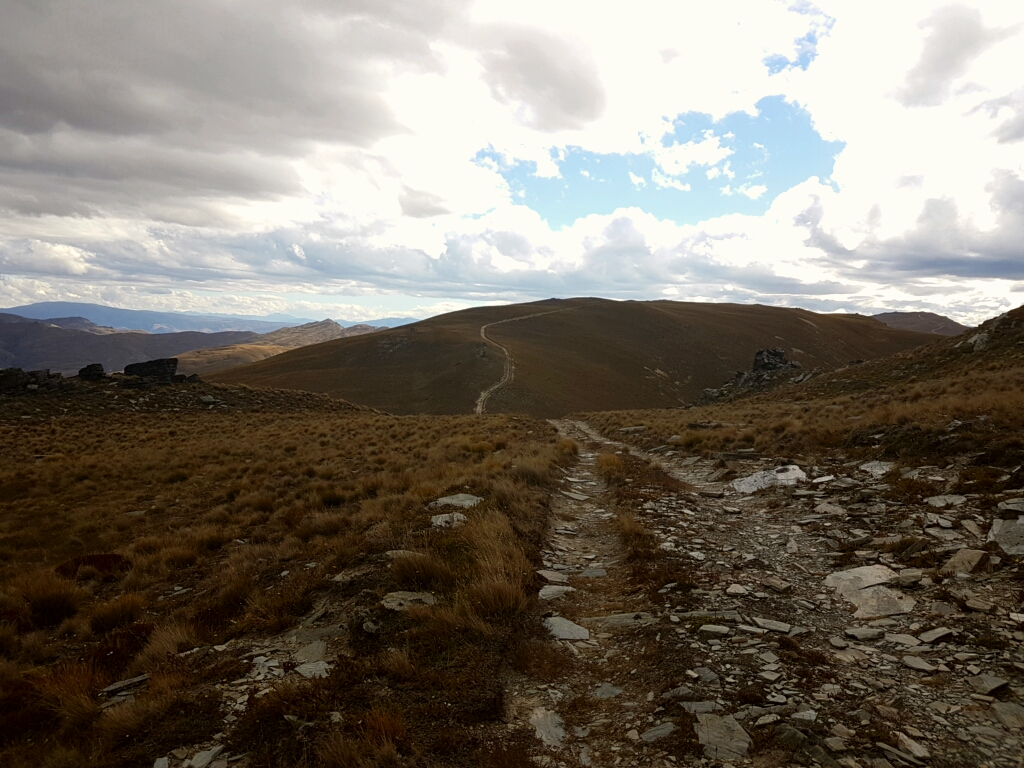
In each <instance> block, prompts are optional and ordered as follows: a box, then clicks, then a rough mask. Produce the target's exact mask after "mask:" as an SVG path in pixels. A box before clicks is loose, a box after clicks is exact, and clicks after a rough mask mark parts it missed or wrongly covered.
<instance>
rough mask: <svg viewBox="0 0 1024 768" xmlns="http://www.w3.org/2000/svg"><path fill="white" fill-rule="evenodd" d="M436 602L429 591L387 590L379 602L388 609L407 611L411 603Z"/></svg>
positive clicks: (430, 603)
mask: <svg viewBox="0 0 1024 768" xmlns="http://www.w3.org/2000/svg"><path fill="white" fill-rule="evenodd" d="M436 603H437V598H435V597H434V596H433V595H432V594H430V593H429V592H389V593H388V594H386V595H384V599H383V600H381V601H380V604H381V605H383V606H384V607H385V608H387V609H388V610H389V611H408V610H409V607H410V606H413V605H434V604H436Z"/></svg>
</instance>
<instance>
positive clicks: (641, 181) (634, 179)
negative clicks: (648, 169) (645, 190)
mask: <svg viewBox="0 0 1024 768" xmlns="http://www.w3.org/2000/svg"><path fill="white" fill-rule="evenodd" d="M628 173H629V181H630V183H631V184H632V185H633V186H634V187H636V188H637V189H640V188H641V187H646V186H647V179H645V178H644V177H643V176H637V175H636V174H635V173H633V172H632V171H629V172H628Z"/></svg>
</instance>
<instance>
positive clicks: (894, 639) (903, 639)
mask: <svg viewBox="0 0 1024 768" xmlns="http://www.w3.org/2000/svg"><path fill="white" fill-rule="evenodd" d="M885 642H887V643H898V644H899V645H906V646H908V647H910V648H913V647H914V646H915V645H920V644H921V641H920V640H918V639H917V638H916V637H914V636H913V635H907V634H904V633H902V632H898V633H895V634H887V635H886V636H885Z"/></svg>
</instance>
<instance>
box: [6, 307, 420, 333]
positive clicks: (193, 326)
mask: <svg viewBox="0 0 1024 768" xmlns="http://www.w3.org/2000/svg"><path fill="white" fill-rule="evenodd" d="M0 312H10V313H12V314H15V315H20V316H21V317H28V318H31V319H33V320H49V319H51V318H56V317H84V318H85V319H86V320H89V321H91V322H93V323H95V324H96V325H101V326H107V327H109V328H119V329H124V330H133V331H145V332H146V333H179V332H183V331H202V332H205V333H219V332H222V331H252V332H254V333H270V332H271V331H276V330H277V329H278V328H290V327H292V326H296V325H305V324H306V323H310V322H314V321H313V320H312V319H310V318H305V317H292V316H290V315H282V314H274V315H266V316H263V317H259V316H251V315H221V314H209V315H202V314H197V313H193V312H152V311H149V310H144V309H121V308H120V307H106V306H103V305H102V304H87V303H79V302H72V301H43V302H39V303H37V304H26V305H24V306H21V307H9V308H7V309H2V310H0ZM415 322H417V318H413V317H385V318H381V319H380V320H357V321H349V320H337V323H338V324H339V325H342V326H345V327H346V328H347V327H349V326H352V325H373V326H377V327H385V328H394V327H396V326H399V325H406V324H408V323H415Z"/></svg>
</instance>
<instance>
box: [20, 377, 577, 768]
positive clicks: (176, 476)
mask: <svg viewBox="0 0 1024 768" xmlns="http://www.w3.org/2000/svg"><path fill="white" fill-rule="evenodd" d="M281 397H283V395H282V396H281ZM303 402H305V401H303ZM3 409H4V403H3V402H0V450H2V451H3V453H4V456H5V459H6V457H10V460H9V461H6V460H5V462H4V463H3V465H2V466H0V513H2V514H0V542H2V543H3V550H2V551H3V554H2V556H0V658H3V659H7V661H2V660H0V666H3V665H7V666H6V667H5V668H4V669H0V689H2V691H0V719H3V720H4V722H5V726H6V725H7V724H8V723H10V724H11V725H12V726H13V727H12V728H5V729H4V730H5V733H4V736H3V738H0V764H4V765H6V764H11V765H20V764H28V763H31V764H44V765H45V764H49V763H51V762H52V763H53V764H54V765H59V764H61V763H62V762H68V764H76V761H78V762H82V761H85V762H86V763H87V764H91V765H134V764H139V763H140V762H145V760H149V761H151V760H152V759H153V757H152V754H150V753H149V752H147V753H146V754H144V755H143V754H141V753H140V751H139V750H142V749H143V745H148V746H146V747H145V749H148V750H155V752H154V753H155V754H157V755H159V754H163V753H162V752H160V751H159V750H161V749H163V750H169V749H172V748H174V747H177V746H181V745H183V744H192V743H200V742H201V741H203V740H204V739H206V738H207V737H208V736H209V735H211V734H212V733H213V732H214V731H210V730H209V729H210V728H217V729H218V730H219V729H222V728H223V727H224V724H223V723H222V721H221V720H220V718H219V717H217V716H215V714H212V713H215V712H217V711H218V708H219V703H218V701H219V695H220V694H219V692H218V691H217V690H216V689H215V688H214V685H215V684H216V683H217V682H219V681H223V680H225V679H226V680H232V679H236V678H237V677H239V676H241V675H242V674H244V671H245V670H246V669H247V664H244V663H241V662H240V661H238V660H236V659H231V658H225V659H223V660H221V661H218V660H217V659H218V658H219V657H220V655H218V654H207V653H203V652H199V653H196V654H194V655H188V656H186V657H182V656H180V655H179V654H181V653H182V652H184V651H187V650H191V649H195V648H199V647H200V646H210V645H214V644H218V643H223V642H225V641H227V640H232V639H234V640H237V641H239V642H240V643H242V644H244V643H246V642H248V641H249V640H250V639H264V638H268V637H271V636H274V635H276V634H277V633H279V632H282V631H284V630H286V629H288V628H289V627H292V626H294V625H295V624H296V623H297V622H298V620H299V619H300V618H301V617H303V616H304V615H307V614H308V613H309V612H310V611H311V610H312V609H313V608H314V607H315V606H317V605H318V604H322V603H323V601H324V600H325V599H326V598H329V599H330V603H331V604H332V605H334V606H337V607H338V609H339V610H343V611H344V612H345V614H344V615H352V616H356V615H358V616H364V615H369V617H370V618H371V619H372V620H373V621H374V622H376V623H377V625H378V626H379V627H380V629H379V630H378V631H377V632H376V634H373V633H368V632H363V630H362V626H363V624H364V623H366V622H367V619H366V618H359V619H357V620H356V621H355V622H354V624H353V627H354V628H353V633H352V634H353V647H354V648H355V653H356V659H354V660H352V661H350V662H346V664H349V665H350V666H346V665H345V664H339V665H338V666H339V669H338V670H337V675H334V674H333V673H332V677H331V679H329V680H316V681H304V682H298V683H295V684H288V685H285V686H282V687H281V689H280V690H279V691H275V692H274V693H272V694H270V695H267V696H265V697H262V698H261V699H260V700H259V702H258V704H256V705H254V706H253V707H251V708H250V709H249V710H247V712H246V714H245V716H244V718H242V719H241V720H240V721H239V722H238V723H237V735H238V738H239V740H240V741H239V748H240V751H248V752H250V754H251V755H252V756H253V759H254V760H257V761H259V762H260V764H267V765H295V764H305V763H310V764H318V765H319V764H323V765H359V766H378V765H379V766H383V765H400V764H411V763H410V762H409V761H410V760H412V759H413V756H415V755H417V754H421V753H422V754H424V755H427V756H428V757H429V759H427V762H428V763H429V762H431V761H433V762H435V763H437V762H444V761H449V762H452V763H454V764H466V761H467V760H471V757H470V754H471V753H475V750H476V749H477V746H476V745H477V742H476V741H475V740H474V739H475V738H476V736H475V733H476V732H475V731H472V730H470V728H471V727H475V726H476V725H478V724H481V723H498V722H499V720H498V718H499V717H500V715H501V712H502V711H503V704H502V701H503V699H502V696H503V693H502V688H501V685H502V683H501V680H500V677H499V676H497V675H496V674H495V670H501V669H504V668H506V667H511V666H516V667H522V666H524V665H526V662H524V661H523V658H524V657H525V655H526V654H525V653H524V652H523V649H524V648H528V647H532V646H529V643H530V638H531V637H533V636H535V635H536V633H537V632H538V631H539V629H538V627H539V624H537V621H538V620H537V618H536V616H535V613H534V611H533V610H532V607H533V606H534V605H535V603H534V598H533V597H532V596H531V592H532V590H531V582H532V579H533V570H534V568H535V567H536V564H537V563H538V562H539V550H540V548H541V546H542V544H543V540H544V532H545V530H546V528H547V515H548V510H547V506H546V498H547V494H548V492H549V490H550V489H549V486H550V484H551V483H552V481H553V480H554V479H555V478H556V477H560V476H561V474H562V473H561V472H559V471H557V468H556V467H557V465H558V464H563V465H565V464H567V463H568V462H570V461H571V460H572V459H573V457H574V456H575V455H576V453H577V451H578V447H577V446H576V444H575V443H573V442H572V441H567V440H558V439H557V437H556V433H555V431H554V429H553V428H552V427H550V425H548V424H546V423H545V422H541V421H536V420H532V419H514V418H509V417H506V416H485V417H482V418H481V417H431V418H427V417H424V418H411V417H406V418H396V417H392V416H386V415H382V414H377V413H372V412H365V411H364V412H354V411H351V412H336V411H328V412H319V411H316V410H308V411H307V410H304V409H303V408H296V409H295V410H294V411H287V410H284V409H280V408H279V410H278V411H275V412H273V413H251V412H244V411H238V412H233V413H226V412H225V413H221V412H218V411H211V412H199V413H184V412H182V413H166V414H164V413H158V412H154V413H147V414H134V413H130V412H119V413H117V414H116V415H112V416H109V417H107V416H74V415H71V416H66V417H60V418H56V419H54V420H52V421H47V422H39V423H35V422H33V423H24V422H22V421H21V420H20V418H18V419H17V420H15V421H11V422H6V421H4V410H3ZM69 410H70V409H69ZM72 413H73V411H72ZM63 445H75V446H76V450H75V451H74V452H73V453H72V452H64V451H62V450H58V448H59V446H63ZM38 456H44V457H45V458H44V459H38V458H37V457H38ZM462 492H465V493H473V494H476V495H478V496H481V497H482V498H483V499H484V502H483V503H482V504H480V505H479V506H478V507H476V508H474V509H472V510H469V511H468V512H467V515H468V517H469V520H468V522H467V524H466V525H464V526H462V527H460V528H456V529H446V530H437V529H433V528H432V527H431V525H430V515H431V514H434V513H435V512H434V510H431V509H429V508H428V507H427V504H429V502H430V501H432V500H434V499H436V498H438V497H440V496H444V495H448V494H452V493H462ZM395 549H404V550H411V551H414V552H420V553H423V554H421V555H418V556H415V557H405V558H401V557H400V558H397V559H395V560H394V561H389V560H388V559H386V558H385V556H384V553H385V552H386V551H388V550H395ZM61 564H66V567H65V568H64V571H66V572H67V573H68V574H69V577H68V578H64V577H62V576H59V575H57V573H56V572H55V571H54V565H58V566H60V565H61ZM389 565H390V567H389ZM108 566H109V567H108ZM114 566H116V567H114ZM345 572H352V573H355V574H358V576H357V577H356V580H355V581H353V582H352V584H351V586H347V585H346V583H345V582H342V583H341V584H338V583H336V582H334V581H332V579H331V577H332V576H334V575H335V574H339V573H345ZM394 589H410V590H416V591H429V592H432V593H434V594H435V595H436V596H438V598H439V602H438V604H437V605H435V606H432V607H422V608H417V609H413V610H411V611H409V613H408V614H402V615H395V614H394V613H393V612H387V611H384V610H383V609H382V608H381V607H380V606H379V604H378V601H379V598H380V596H381V595H382V594H383V593H384V592H387V591H391V590H394ZM534 625H537V626H534ZM231 647H236V646H231ZM534 650H535V649H534ZM228 655H229V656H230V654H228ZM529 655H530V656H531V657H532V658H533V659H534V662H531V663H538V664H541V665H542V666H543V665H544V664H547V666H549V667H557V668H559V669H561V668H562V667H564V663H562V664H558V663H549V662H550V660H548V661H544V659H545V658H547V657H546V656H544V654H542V653H531V654H529ZM542 657H543V658H542ZM538 659H539V660H540V661H538ZM542 662H543V663H542ZM143 672H146V673H150V675H151V677H150V679H149V681H148V683H147V685H146V686H145V687H144V688H143V689H142V690H140V691H137V692H136V694H135V695H136V698H135V700H134V701H133V702H131V703H126V704H119V705H116V706H113V707H110V708H108V709H105V710H103V711H102V712H101V711H99V710H98V709H97V707H98V705H99V703H100V701H101V699H100V698H99V697H98V696H97V691H98V690H99V689H100V688H102V687H103V685H105V684H107V683H109V682H113V681H115V680H118V679H123V678H125V677H130V676H135V675H138V674H141V673H143ZM225 676H226V677H225ZM382 680H386V681H387V684H388V685H389V686H392V687H394V688H395V689H396V691H397V693H396V695H395V696H394V697H393V700H392V704H393V707H392V708H391V709H379V708H378V709H375V708H374V707H373V706H372V702H373V701H379V687H380V685H381V681H382ZM436 701H445V702H448V704H449V705H450V706H447V707H446V710H445V713H444V717H445V718H447V720H446V723H447V725H446V729H447V731H446V733H448V734H449V736H446V737H445V738H444V739H441V738H439V737H437V733H436V727H435V725H436V716H437V712H436V711H435V710H436V703H434V702H436ZM331 711H339V712H341V713H343V716H344V722H343V724H342V725H341V727H340V728H337V729H335V730H337V734H333V735H332V734H331V733H330V732H329V730H325V728H326V724H327V723H329V722H330V720H329V717H328V714H329V712H331ZM197 713H207V714H197ZM15 714H17V717H15ZM283 714H289V715H291V714H294V715H295V716H296V717H300V718H301V719H302V720H303V721H308V722H311V723H315V724H316V726H315V728H314V729H313V730H311V731H308V732H307V731H301V732H300V731H299V730H297V729H296V728H295V726H293V725H292V724H291V723H290V721H287V720H285V719H284V718H283ZM18 718H23V719H22V720H19V719H18ZM21 723H24V725H21ZM58 736H59V738H58ZM229 738H234V735H229ZM171 742H173V743H171ZM39 745H45V746H42V747H40V746H39ZM425 759H426V758H425ZM304 761H305V762H304ZM310 761H312V762H310ZM316 761H319V762H316ZM460 761H461V763H460Z"/></svg>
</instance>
